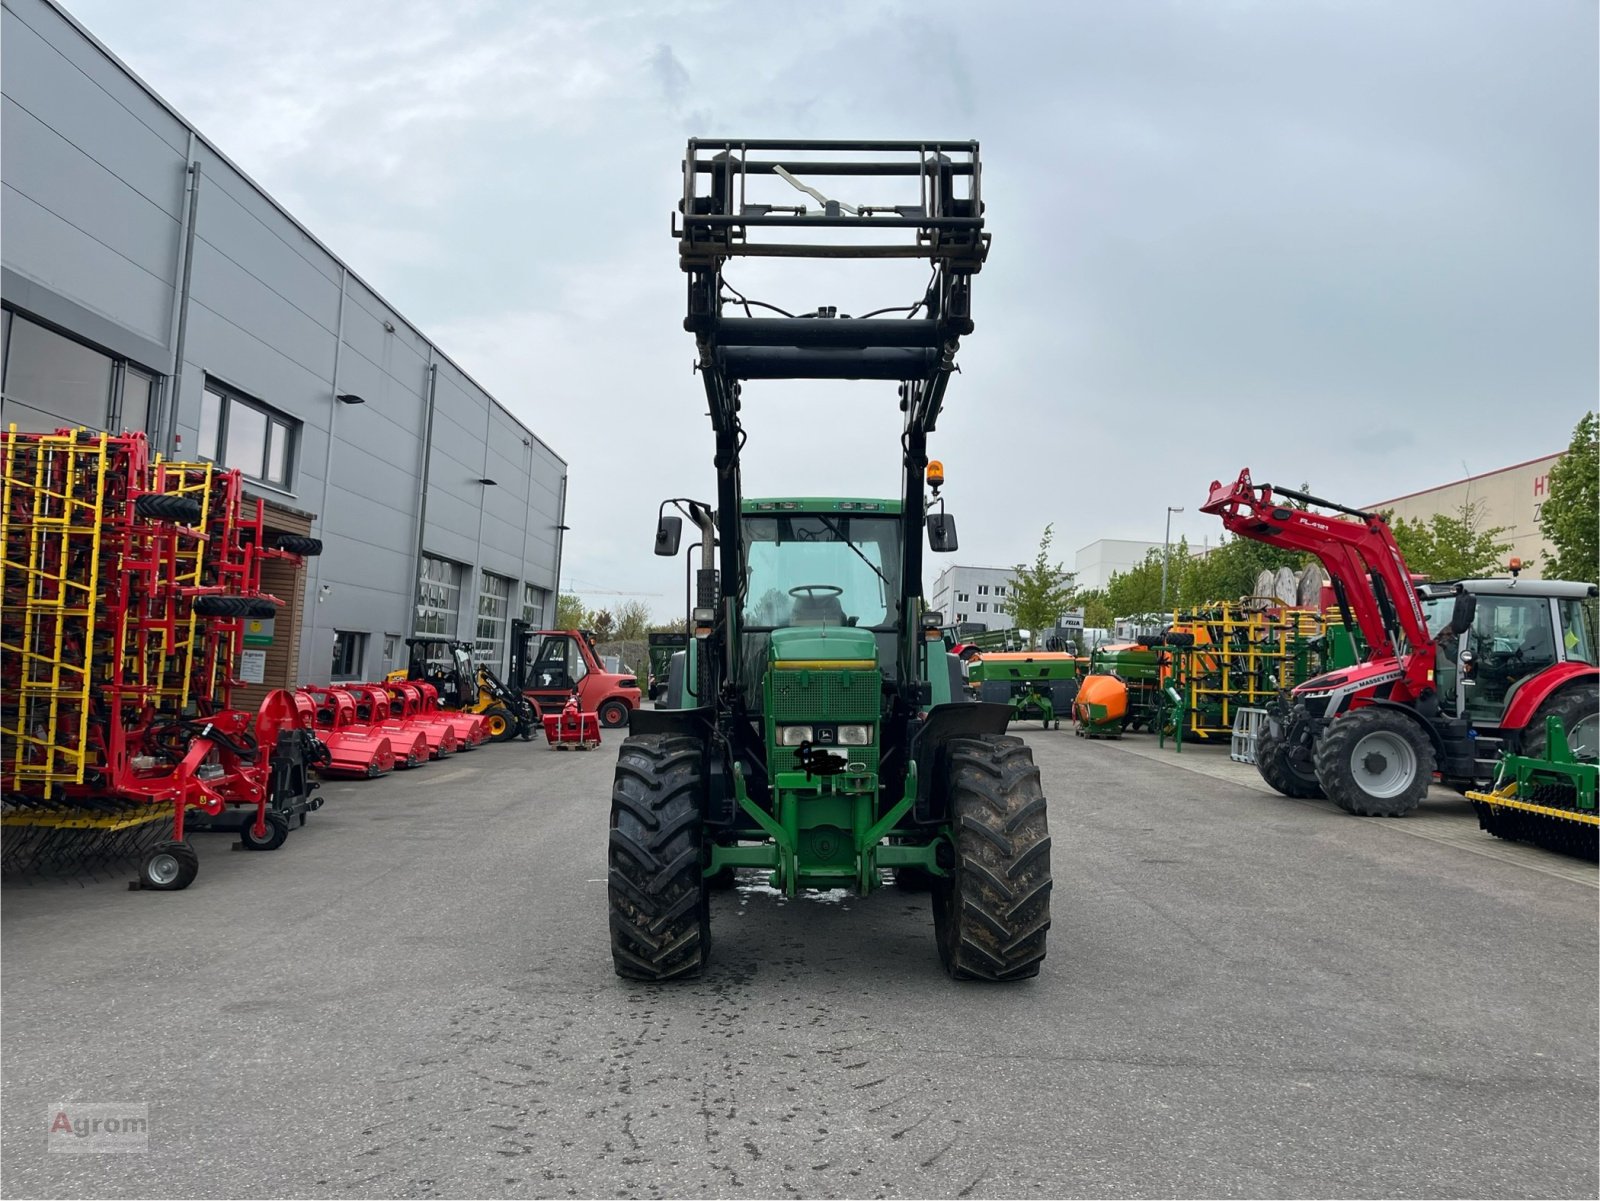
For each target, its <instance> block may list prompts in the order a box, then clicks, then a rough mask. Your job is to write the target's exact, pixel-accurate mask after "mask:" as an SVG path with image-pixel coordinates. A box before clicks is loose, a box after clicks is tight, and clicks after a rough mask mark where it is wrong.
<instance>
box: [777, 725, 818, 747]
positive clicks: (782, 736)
mask: <svg viewBox="0 0 1600 1201" xmlns="http://www.w3.org/2000/svg"><path fill="white" fill-rule="evenodd" d="M810 741H811V727H810V726H779V727H778V745H779V746H799V745H800V744H801V743H802V742H810Z"/></svg>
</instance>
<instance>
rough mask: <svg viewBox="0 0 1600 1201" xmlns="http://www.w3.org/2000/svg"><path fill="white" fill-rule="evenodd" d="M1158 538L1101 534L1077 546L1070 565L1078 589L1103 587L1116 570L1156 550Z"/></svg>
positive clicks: (1130, 567)
mask: <svg viewBox="0 0 1600 1201" xmlns="http://www.w3.org/2000/svg"><path fill="white" fill-rule="evenodd" d="M1160 549H1161V543H1159V542H1133V541H1130V540H1129V539H1126V538H1101V539H1100V540H1099V541H1097V542H1091V543H1089V545H1088V546H1085V547H1082V548H1080V549H1079V551H1078V553H1077V555H1076V556H1075V557H1074V558H1073V562H1072V567H1073V570H1074V571H1075V572H1076V573H1077V577H1078V578H1077V588H1078V591H1079V592H1087V591H1092V590H1095V589H1099V588H1104V587H1105V586H1106V585H1107V584H1108V583H1110V581H1111V577H1112V576H1113V575H1115V574H1116V573H1117V572H1119V571H1132V570H1133V569H1134V568H1135V567H1137V566H1139V564H1141V563H1143V562H1144V557H1145V555H1147V554H1149V553H1150V552H1151V551H1153V550H1154V551H1159V550H1160Z"/></svg>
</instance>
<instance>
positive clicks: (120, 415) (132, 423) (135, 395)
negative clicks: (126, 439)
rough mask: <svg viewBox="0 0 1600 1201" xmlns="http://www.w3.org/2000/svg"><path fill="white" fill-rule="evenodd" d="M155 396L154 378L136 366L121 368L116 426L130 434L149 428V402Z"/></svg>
mask: <svg viewBox="0 0 1600 1201" xmlns="http://www.w3.org/2000/svg"><path fill="white" fill-rule="evenodd" d="M155 398H156V378H155V376H153V375H146V374H145V373H144V372H143V371H140V370H139V369H138V368H137V367H128V366H124V367H123V369H122V400H121V403H120V404H119V405H118V406H117V418H116V427H117V429H118V430H121V431H124V432H126V433H130V434H137V433H148V432H149V430H150V412H151V402H152V401H153V400H155Z"/></svg>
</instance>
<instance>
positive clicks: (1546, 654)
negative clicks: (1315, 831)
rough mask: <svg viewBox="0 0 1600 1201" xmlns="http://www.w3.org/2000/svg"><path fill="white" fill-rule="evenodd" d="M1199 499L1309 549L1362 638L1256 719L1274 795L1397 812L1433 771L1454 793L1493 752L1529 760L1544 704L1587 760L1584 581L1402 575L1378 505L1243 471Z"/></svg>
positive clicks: (1538, 741) (1596, 712)
mask: <svg viewBox="0 0 1600 1201" xmlns="http://www.w3.org/2000/svg"><path fill="white" fill-rule="evenodd" d="M1280 498H1281V499H1280ZM1284 501H1299V502H1301V503H1302V504H1305V505H1316V506H1319V507H1321V508H1324V509H1331V510H1333V511H1334V512H1335V513H1339V514H1344V516H1332V515H1329V514H1323V513H1313V512H1309V511H1308V510H1306V509H1303V508H1293V507H1290V506H1289V505H1287V504H1285V503H1284ZM1201 510H1202V511H1203V512H1206V513H1215V514H1216V515H1217V516H1219V517H1221V518H1222V523H1223V525H1225V526H1226V527H1227V528H1228V529H1229V531H1231V532H1232V533H1234V534H1236V535H1238V536H1240V537H1244V538H1253V539H1254V540H1256V541H1257V542H1265V543H1266V544H1268V545H1269V546H1278V547H1283V548H1285V549H1287V550H1295V551H1305V552H1309V553H1311V554H1314V555H1316V556H1317V558H1319V559H1321V560H1322V563H1323V566H1324V567H1326V568H1327V571H1328V575H1329V578H1330V579H1331V580H1332V581H1333V588H1334V594H1335V597H1336V598H1337V601H1338V605H1339V608H1340V610H1341V613H1342V615H1343V617H1344V621H1345V625H1346V627H1347V628H1358V629H1359V630H1360V631H1361V636H1362V638H1363V640H1364V641H1365V643H1366V646H1367V655H1366V658H1365V660H1364V661H1363V662H1361V663H1358V664H1356V665H1355V666H1354V667H1351V668H1348V669H1346V670H1343V671H1336V672H1332V673H1330V674H1327V675H1322V676H1317V677H1315V678H1314V679H1310V680H1307V681H1306V682H1305V683H1304V684H1301V685H1300V686H1299V687H1298V688H1296V689H1295V690H1294V691H1293V692H1292V693H1290V694H1289V695H1288V696H1287V697H1286V698H1284V699H1283V700H1281V701H1280V702H1279V704H1278V705H1277V706H1275V707H1274V709H1273V711H1272V712H1271V714H1270V715H1269V720H1268V722H1267V724H1266V727H1265V728H1264V729H1263V731H1262V733H1261V736H1260V739H1259V741H1258V743H1257V746H1256V765H1257V767H1258V768H1259V769H1260V771H1261V776H1262V778H1263V779H1265V780H1266V781H1267V783H1268V784H1271V785H1272V787H1273V788H1275V789H1277V790H1278V791H1279V792H1281V793H1283V794H1284V795H1286V796H1293V797H1311V796H1323V795H1325V796H1327V797H1328V798H1329V799H1330V800H1332V801H1334V802H1336V803H1337V804H1338V805H1339V806H1340V808H1342V809H1345V810H1347V811H1349V812H1351V813H1360V814H1366V815H1370V816H1385V817H1400V816H1403V815H1405V814H1407V813H1409V812H1411V810H1413V809H1415V808H1416V807H1417V804H1418V802H1420V801H1421V800H1422V797H1423V795H1424V794H1425V793H1426V792H1427V790H1428V784H1429V782H1430V780H1431V779H1432V777H1433V774H1434V772H1436V771H1437V772H1438V773H1439V775H1440V777H1441V778H1442V779H1443V780H1444V782H1445V783H1447V784H1449V785H1451V786H1453V787H1455V788H1458V789H1461V790H1465V789H1466V788H1469V787H1472V786H1474V785H1481V784H1484V783H1487V782H1488V781H1489V780H1490V779H1492V778H1493V775H1494V765H1495V762H1496V761H1497V760H1498V758H1499V756H1500V753H1501V752H1502V751H1503V750H1505V751H1521V752H1523V753H1526V754H1532V755H1537V754H1538V753H1539V752H1540V751H1542V750H1543V749H1544V738H1545V718H1546V717H1547V716H1550V715H1556V716H1559V717H1560V718H1561V719H1562V722H1563V724H1564V725H1565V727H1566V729H1567V732H1568V739H1569V741H1570V743H1571V746H1572V750H1573V753H1574V754H1575V755H1577V756H1578V757H1579V758H1588V759H1591V760H1592V759H1595V758H1596V757H1597V756H1600V669H1597V668H1596V666H1595V664H1596V657H1595V644H1594V640H1593V633H1592V631H1591V630H1590V628H1589V624H1588V620H1587V617H1586V614H1585V611H1584V601H1586V600H1588V599H1590V598H1592V597H1594V596H1595V595H1596V594H1597V592H1600V588H1597V587H1596V585H1594V584H1590V583H1564V582H1560V581H1555V580H1522V579H1518V578H1516V575H1515V571H1514V572H1513V575H1512V576H1511V577H1510V578H1507V579H1485V580H1456V581H1450V582H1447V583H1422V584H1413V583H1412V580H1411V573H1410V572H1409V571H1408V570H1407V568H1406V563H1405V559H1404V557H1403V556H1402V555H1401V553H1400V548H1399V547H1398V546H1397V545H1396V544H1395V540H1394V535H1393V534H1391V533H1390V531H1389V526H1388V523H1387V522H1385V521H1384V519H1383V518H1382V516H1380V515H1379V514H1377V513H1364V512H1362V511H1360V510H1358V509H1348V508H1345V507H1344V506H1343V505H1337V504H1334V503H1333V502H1331V501H1326V500H1322V499H1320V498H1318V497H1315V496H1308V495H1306V494H1305V493H1303V492H1297V491H1294V490H1293V489H1289V488H1275V487H1273V486H1272V485H1271V484H1259V485H1258V484H1253V483H1252V482H1251V480H1250V472H1249V471H1241V472H1240V473H1239V478H1238V479H1237V480H1236V481H1234V482H1233V483H1231V484H1223V483H1219V482H1214V483H1212V485H1211V495H1210V496H1209V497H1208V498H1207V500H1206V503H1205V504H1204V505H1202V506H1201Z"/></svg>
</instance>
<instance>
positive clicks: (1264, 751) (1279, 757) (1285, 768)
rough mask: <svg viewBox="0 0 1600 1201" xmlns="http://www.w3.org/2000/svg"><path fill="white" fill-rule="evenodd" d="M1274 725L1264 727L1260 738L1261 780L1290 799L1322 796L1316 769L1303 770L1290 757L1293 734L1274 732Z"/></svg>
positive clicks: (1268, 723) (1257, 755)
mask: <svg viewBox="0 0 1600 1201" xmlns="http://www.w3.org/2000/svg"><path fill="white" fill-rule="evenodd" d="M1272 728H1273V727H1272V722H1271V721H1266V722H1263V723H1262V725H1261V731H1260V733H1258V734H1257V735H1256V770H1257V771H1258V772H1260V773H1261V778H1262V779H1263V780H1265V781H1266V782H1267V783H1268V784H1270V785H1272V787H1273V788H1275V789H1277V790H1278V791H1279V792H1281V793H1283V795H1284V796H1287V797H1295V798H1297V799H1300V800H1306V799H1309V798H1313V797H1320V796H1321V795H1322V785H1321V784H1320V783H1319V782H1318V781H1317V773H1316V769H1315V768H1314V767H1309V766H1308V768H1306V769H1302V768H1300V767H1298V766H1296V764H1295V762H1294V761H1293V760H1292V759H1290V758H1289V731H1288V729H1287V728H1285V729H1283V730H1282V731H1281V732H1280V733H1277V734H1274V733H1273V732H1272Z"/></svg>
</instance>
